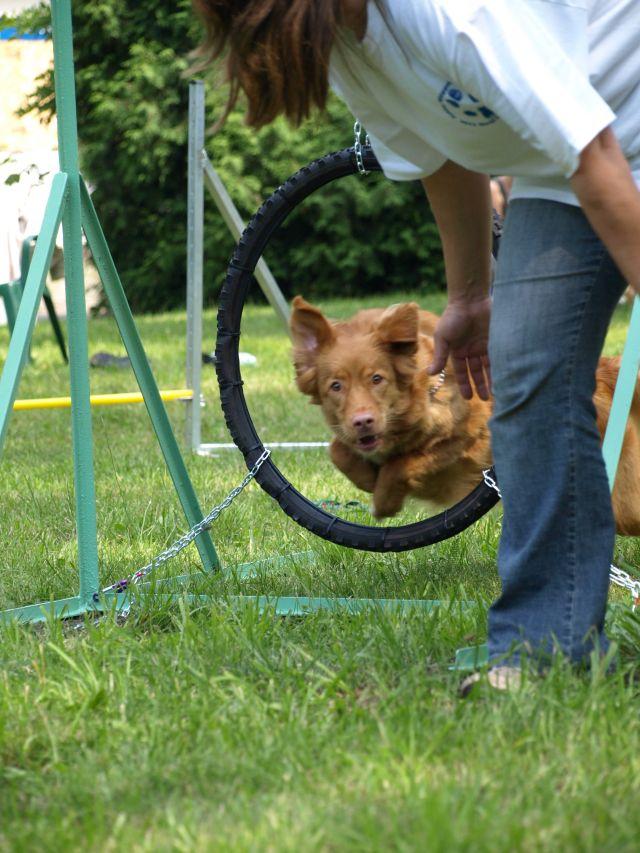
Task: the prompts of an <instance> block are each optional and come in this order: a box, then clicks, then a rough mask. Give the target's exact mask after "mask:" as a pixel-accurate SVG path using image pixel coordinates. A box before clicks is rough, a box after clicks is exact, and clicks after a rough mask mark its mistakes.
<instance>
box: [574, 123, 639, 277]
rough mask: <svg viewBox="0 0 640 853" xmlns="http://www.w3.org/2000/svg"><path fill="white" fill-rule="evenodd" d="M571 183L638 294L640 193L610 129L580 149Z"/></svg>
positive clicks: (619, 267) (593, 223)
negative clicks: (578, 159) (576, 167)
mask: <svg viewBox="0 0 640 853" xmlns="http://www.w3.org/2000/svg"><path fill="white" fill-rule="evenodd" d="M571 186H572V188H573V191H574V192H575V194H576V195H577V196H578V201H579V202H580V205H581V207H582V209H583V210H584V212H585V215H586V216H587V219H588V220H589V222H590V223H591V226H592V227H593V230H594V231H595V232H596V234H597V235H598V236H599V237H600V239H601V240H602V242H603V243H604V244H605V246H606V247H607V249H608V250H609V253H610V255H611V257H612V258H613V260H614V261H615V262H616V264H617V266H618V269H619V270H620V272H621V273H622V275H623V276H624V277H625V279H626V281H627V283H628V284H630V285H631V287H633V289H634V290H635V291H636V293H640V192H638V188H637V187H636V184H635V181H634V180H633V176H632V174H631V171H630V169H629V164H628V163H627V161H626V159H625V156H624V154H623V153H622V150H621V148H620V146H619V144H618V140H617V139H616V137H615V134H614V133H613V131H612V130H611V128H606V129H605V130H603V131H602V132H601V133H599V134H598V135H597V136H596V137H595V139H594V140H593V141H592V142H590V143H589V145H587V147H586V148H585V149H584V150H583V151H582V153H581V154H580V163H579V166H578V169H577V171H576V172H574V174H573V176H572V177H571Z"/></svg>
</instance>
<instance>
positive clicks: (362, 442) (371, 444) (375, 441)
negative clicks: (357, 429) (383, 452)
mask: <svg viewBox="0 0 640 853" xmlns="http://www.w3.org/2000/svg"><path fill="white" fill-rule="evenodd" d="M380 443H381V439H380V436H378V435H374V434H373V433H372V434H371V435H361V436H360V438H359V439H358V442H357V444H358V450H366V451H368V452H371V451H372V450H375V449H376V448H377V447H379V446H380Z"/></svg>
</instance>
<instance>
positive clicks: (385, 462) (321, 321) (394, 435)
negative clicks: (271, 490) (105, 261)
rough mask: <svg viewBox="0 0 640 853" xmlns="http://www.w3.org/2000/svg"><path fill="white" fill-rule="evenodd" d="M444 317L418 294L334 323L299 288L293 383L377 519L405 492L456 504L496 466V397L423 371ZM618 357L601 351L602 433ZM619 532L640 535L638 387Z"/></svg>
mask: <svg viewBox="0 0 640 853" xmlns="http://www.w3.org/2000/svg"><path fill="white" fill-rule="evenodd" d="M437 321H438V317H437V316H436V315H435V314H432V313H430V312H429V311H422V310H420V309H419V308H418V306H417V305H416V303H415V302H409V303H402V304H399V305H393V306H391V307H390V308H386V309H382V308H371V309H366V310H364V311H359V312H358V313H357V314H355V316H354V317H352V318H351V319H350V320H347V321H344V322H331V321H330V320H328V319H327V318H326V317H325V316H324V314H322V312H321V311H320V310H319V309H318V308H316V307H314V306H313V305H310V304H309V303H308V302H305V300H304V299H302V298H301V297H300V296H297V297H296V298H295V299H294V301H293V311H292V315H291V330H292V337H293V341H294V364H295V368H296V383H297V385H298V388H299V389H300V391H302V392H303V393H304V394H307V395H308V396H309V397H310V398H311V402H312V403H315V404H317V405H320V406H321V407H322V411H323V413H324V416H325V418H326V420H327V423H328V424H329V426H330V427H331V429H332V431H333V433H334V438H333V440H332V442H331V446H330V455H331V459H332V461H333V463H334V464H335V465H336V467H337V468H339V469H340V471H342V472H343V474H345V475H346V476H347V477H348V478H349V479H350V480H351V481H352V482H353V483H354V484H355V485H356V486H358V488H360V489H363V490H364V491H366V492H370V493H372V495H373V511H374V515H375V516H376V517H377V518H385V517H390V516H394V515H396V513H398V512H399V511H400V510H401V509H402V506H403V504H404V501H405V499H406V498H407V497H408V496H413V497H417V498H420V499H422V500H426V501H428V502H429V503H432V504H435V505H438V506H450V505H451V504H453V503H455V502H457V501H459V500H461V499H462V498H463V497H464V496H465V495H467V494H468V493H469V492H470V491H471V490H472V489H473V488H474V487H475V486H476V485H477V484H478V483H479V482H480V480H481V479H482V471H483V469H486V468H488V467H490V465H491V445H490V437H489V428H488V421H489V417H490V415H491V403H490V402H488V401H484V400H481V399H480V398H479V397H477V396H475V395H474V397H473V398H472V399H471V400H465V399H463V397H462V396H461V394H460V392H459V391H458V387H457V384H456V382H455V379H454V378H453V375H452V371H448V372H447V376H446V378H445V381H444V383H443V384H442V385H440V382H439V379H438V377H434V376H429V375H428V374H427V366H428V365H429V363H430V362H431V359H432V356H433V337H432V335H433V332H434V329H435V326H436V323H437ZM618 369H619V359H615V358H601V359H600V363H599V366H598V370H597V374H596V391H595V394H594V403H595V406H596V410H597V416H598V428H599V430H600V433H601V435H604V430H605V428H606V424H607V419H608V416H609V410H610V408H611V400H612V397H613V390H614V388H615V382H616V379H617V376H618ZM613 508H614V513H615V517H616V526H617V530H618V533H621V534H623V535H627V536H629V535H631V536H638V535H640V393H639V389H638V388H637V389H636V393H635V396H634V400H633V405H632V410H631V417H630V419H629V423H628V424H627V428H626V432H625V439H624V445H623V449H622V456H621V459H620V465H619V468H618V476H617V479H616V486H615V489H614V492H613Z"/></svg>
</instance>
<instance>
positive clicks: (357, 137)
mask: <svg viewBox="0 0 640 853" xmlns="http://www.w3.org/2000/svg"><path fill="white" fill-rule="evenodd" d="M353 136H354V140H353V152H354V154H355V155H356V165H357V167H358V172H359V173H360V174H361V175H368V174H369V171H368V170H367V169H365V167H364V159H363V157H362V142H361V137H362V125H361V124H360V122H359V121H358V120H357V119H356V123H355V124H354V125H353ZM364 144H365V145H369V137H368V136H366V137H365V141H364Z"/></svg>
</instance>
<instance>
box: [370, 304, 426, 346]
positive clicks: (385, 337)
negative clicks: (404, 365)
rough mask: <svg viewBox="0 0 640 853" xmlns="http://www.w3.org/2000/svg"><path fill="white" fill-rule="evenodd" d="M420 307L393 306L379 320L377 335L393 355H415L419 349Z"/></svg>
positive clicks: (412, 305)
mask: <svg viewBox="0 0 640 853" xmlns="http://www.w3.org/2000/svg"><path fill="white" fill-rule="evenodd" d="M418 311H419V309H418V306H417V305H416V303H415V302H402V303H400V304H399V305H391V306H389V308H387V309H386V311H385V312H384V313H383V315H382V316H381V317H380V319H379V320H378V325H377V327H376V333H377V335H378V338H379V339H380V342H381V343H382V344H384V346H386V347H387V348H388V349H389V350H390V352H391V353H392V354H393V355H413V354H414V353H415V352H416V350H417V349H418Z"/></svg>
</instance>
